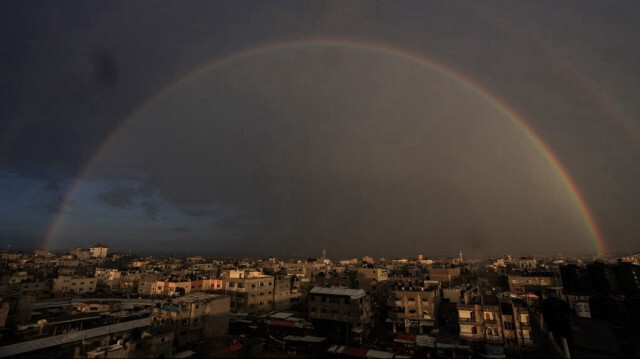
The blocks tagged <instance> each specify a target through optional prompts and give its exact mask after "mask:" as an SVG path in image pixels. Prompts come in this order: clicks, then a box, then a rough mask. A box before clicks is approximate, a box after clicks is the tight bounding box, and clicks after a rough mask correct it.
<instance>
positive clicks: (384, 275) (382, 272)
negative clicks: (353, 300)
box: [357, 268, 389, 290]
mask: <svg viewBox="0 0 640 359" xmlns="http://www.w3.org/2000/svg"><path fill="white" fill-rule="evenodd" d="M357 277H358V284H359V287H360V289H364V290H370V289H371V288H373V287H375V286H376V285H377V284H378V283H380V282H384V281H386V280H388V279H389V270H387V268H358V275H357Z"/></svg>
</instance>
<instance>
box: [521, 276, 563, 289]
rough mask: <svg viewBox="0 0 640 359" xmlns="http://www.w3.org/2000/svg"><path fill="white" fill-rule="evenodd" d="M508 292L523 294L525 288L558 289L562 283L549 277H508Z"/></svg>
mask: <svg viewBox="0 0 640 359" xmlns="http://www.w3.org/2000/svg"><path fill="white" fill-rule="evenodd" d="M508 280H509V290H511V291H516V292H524V291H526V290H527V287H560V286H562V282H561V281H560V280H559V278H556V277H550V276H546V275H543V276H536V275H531V276H520V275H509V276H508Z"/></svg>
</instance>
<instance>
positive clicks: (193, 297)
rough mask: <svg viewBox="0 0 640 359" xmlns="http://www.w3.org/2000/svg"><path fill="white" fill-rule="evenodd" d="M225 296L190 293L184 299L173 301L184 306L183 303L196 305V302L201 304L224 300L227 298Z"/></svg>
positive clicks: (179, 298)
mask: <svg viewBox="0 0 640 359" xmlns="http://www.w3.org/2000/svg"><path fill="white" fill-rule="evenodd" d="M225 297H226V296H225V295H221V294H208V293H203V292H193V293H189V294H187V295H184V296H182V297H178V298H175V299H174V300H173V303H174V304H182V303H194V302H201V301H204V300H216V299H222V298H225Z"/></svg>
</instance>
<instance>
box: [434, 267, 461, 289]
mask: <svg viewBox="0 0 640 359" xmlns="http://www.w3.org/2000/svg"><path fill="white" fill-rule="evenodd" d="M429 278H430V279H431V280H434V281H438V282H440V283H442V287H444V288H448V287H450V286H453V285H455V284H457V283H458V281H459V280H460V268H459V267H453V268H451V267H449V268H431V269H430V270H429Z"/></svg>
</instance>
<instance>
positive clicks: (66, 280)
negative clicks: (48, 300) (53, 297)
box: [53, 275, 98, 295]
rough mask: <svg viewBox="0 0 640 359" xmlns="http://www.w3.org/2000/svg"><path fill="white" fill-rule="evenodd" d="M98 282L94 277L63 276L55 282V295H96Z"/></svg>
mask: <svg viewBox="0 0 640 359" xmlns="http://www.w3.org/2000/svg"><path fill="white" fill-rule="evenodd" d="M97 282H98V280H97V279H96V278H93V277H73V276H65V275H61V276H59V277H58V278H56V280H55V281H54V282H53V293H54V294H57V295H63V294H87V293H95V291H96V284H97Z"/></svg>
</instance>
